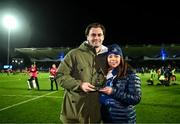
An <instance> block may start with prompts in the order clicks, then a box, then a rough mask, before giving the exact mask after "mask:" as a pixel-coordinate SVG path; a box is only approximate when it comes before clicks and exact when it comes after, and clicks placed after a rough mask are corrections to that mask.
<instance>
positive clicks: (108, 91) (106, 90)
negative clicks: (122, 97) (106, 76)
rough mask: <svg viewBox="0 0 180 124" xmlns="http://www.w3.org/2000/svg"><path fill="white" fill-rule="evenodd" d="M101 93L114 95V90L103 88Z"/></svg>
mask: <svg viewBox="0 0 180 124" xmlns="http://www.w3.org/2000/svg"><path fill="white" fill-rule="evenodd" d="M99 91H100V92H103V93H105V94H107V95H110V94H112V92H113V89H112V87H104V88H101V89H100V90H99Z"/></svg>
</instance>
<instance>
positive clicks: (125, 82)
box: [101, 69, 141, 123]
mask: <svg viewBox="0 0 180 124" xmlns="http://www.w3.org/2000/svg"><path fill="white" fill-rule="evenodd" d="M112 88H113V93H112V95H110V96H109V97H108V98H107V99H106V100H105V102H103V103H102V108H101V112H102V117H103V121H104V122H107V123H136V112H135V105H136V104H138V103H139V102H140V100H141V81H140V78H139V77H138V76H137V74H135V73H134V72H133V71H131V70H129V69H128V71H127V75H126V76H125V77H122V78H115V79H114V80H113V86H112Z"/></svg>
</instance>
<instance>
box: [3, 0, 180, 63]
mask: <svg viewBox="0 0 180 124" xmlns="http://www.w3.org/2000/svg"><path fill="white" fill-rule="evenodd" d="M178 5H179V4H178V3H172V2H161V3H157V2H147V1H146V2H141V3H140V2H139V3H138V2H121V1H118V0H116V1H109V0H102V1H101V0H99V1H98V0H90V1H86V0H84V1H81V2H80V1H77V0H0V18H1V20H2V17H3V15H4V14H5V13H12V14H13V15H15V16H16V17H17V20H19V21H18V22H19V25H18V28H17V29H15V30H13V31H12V32H11V49H13V48H16V47H18V48H19V47H60V46H70V47H75V46H79V45H80V43H82V41H84V40H85V39H86V38H85V36H84V30H85V28H86V26H87V25H88V24H89V23H92V22H100V23H102V24H103V25H104V26H105V27H106V31H107V33H106V37H105V44H111V43H119V44H120V45H126V44H132V45H141V44H162V43H164V44H171V43H179V40H180V30H179V29H180V18H179V16H180V9H179V6H178ZM1 22H2V21H1ZM0 43H1V45H0V53H1V57H0V61H3V60H4V58H5V57H4V56H6V54H7V29H5V28H4V27H3V25H2V24H1V25H0Z"/></svg>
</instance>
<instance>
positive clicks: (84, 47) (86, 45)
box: [79, 41, 108, 55]
mask: <svg viewBox="0 0 180 124" xmlns="http://www.w3.org/2000/svg"><path fill="white" fill-rule="evenodd" d="M79 48H80V49H82V50H85V51H89V50H90V51H92V52H93V53H96V52H95V49H94V48H93V47H92V46H90V45H89V43H88V41H84V42H83V43H82V44H81V45H80V46H79ZM107 51H108V48H107V47H106V46H104V45H101V50H100V52H98V53H97V55H98V54H102V53H106V52H107Z"/></svg>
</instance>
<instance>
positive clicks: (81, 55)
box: [56, 23, 107, 123]
mask: <svg viewBox="0 0 180 124" xmlns="http://www.w3.org/2000/svg"><path fill="white" fill-rule="evenodd" d="M104 35H105V28H104V26H103V25H102V24H99V23H92V24H90V25H88V26H87V28H86V30H85V36H86V38H87V41H84V42H83V43H82V44H81V45H80V46H79V47H78V48H75V49H73V50H71V51H70V52H69V53H68V54H67V55H66V56H65V58H64V61H62V62H61V63H60V65H59V68H58V73H57V77H56V79H57V82H59V83H60V85H61V86H62V87H63V88H64V89H65V94H64V100H63V103H62V108H61V113H60V119H61V120H62V122H63V123H99V122H100V121H101V115H100V103H99V93H98V91H96V90H95V89H96V87H95V86H96V85H99V83H100V82H102V81H103V80H104V75H103V71H102V70H103V68H105V66H104V65H105V60H102V59H105V57H103V53H105V52H107V47H105V46H103V45H102V44H103V41H104ZM100 55H101V56H100ZM100 59H101V60H100Z"/></svg>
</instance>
